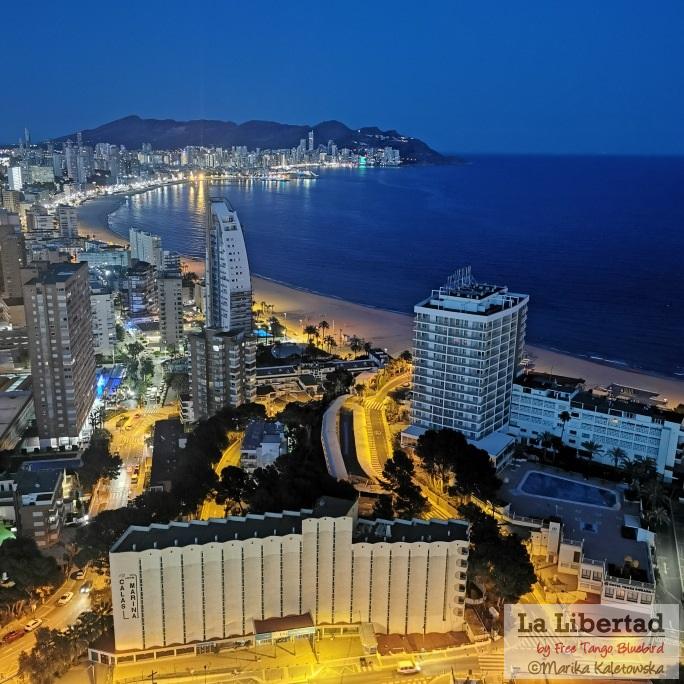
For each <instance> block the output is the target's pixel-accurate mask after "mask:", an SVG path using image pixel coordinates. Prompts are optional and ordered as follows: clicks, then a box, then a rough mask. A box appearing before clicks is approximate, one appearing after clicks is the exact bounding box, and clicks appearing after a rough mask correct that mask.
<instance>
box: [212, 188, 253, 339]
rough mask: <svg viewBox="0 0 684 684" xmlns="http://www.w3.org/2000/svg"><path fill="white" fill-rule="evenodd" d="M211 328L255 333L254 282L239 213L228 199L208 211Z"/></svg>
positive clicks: (222, 199) (214, 200) (214, 201)
mask: <svg viewBox="0 0 684 684" xmlns="http://www.w3.org/2000/svg"><path fill="white" fill-rule="evenodd" d="M205 313H206V320H207V327H209V328H218V329H220V330H234V331H236V332H237V331H241V332H247V333H251V332H252V281H251V278H250V272H249V263H248V261H247V248H246V246H245V237H244V235H243V233H242V226H241V225H240V219H239V218H238V215H237V212H236V211H235V210H234V209H233V208H232V207H231V206H230V204H229V203H228V201H227V200H226V199H224V198H220V199H218V198H210V200H209V207H208V210H207V255H206V312H205Z"/></svg>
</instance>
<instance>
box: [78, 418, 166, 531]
mask: <svg viewBox="0 0 684 684" xmlns="http://www.w3.org/2000/svg"><path fill="white" fill-rule="evenodd" d="M176 413H178V409H177V408H176V407H175V406H157V405H151V406H146V407H144V408H139V409H131V410H130V411H125V412H123V413H119V414H117V415H116V416H114V417H113V418H110V419H109V420H108V421H107V422H106V423H105V428H106V429H107V430H108V431H109V432H110V434H111V435H112V442H111V445H110V449H111V451H112V453H116V452H118V453H119V456H120V457H121V460H122V462H123V465H122V467H121V472H120V473H119V477H117V478H116V480H112V481H111V482H109V483H108V484H106V485H103V484H102V483H100V484H99V485H98V487H97V488H96V490H95V492H94V494H93V500H92V502H91V505H90V517H91V518H92V517H93V516H95V515H97V514H98V513H99V512H100V511H103V510H105V509H110V510H111V509H114V508H122V507H123V506H125V505H126V504H127V503H128V501H129V499H130V498H134V497H136V496H139V495H140V494H142V492H143V489H144V484H145V468H146V466H147V462H146V461H147V456H148V455H149V449H148V447H147V444H146V443H145V440H146V439H147V437H148V436H149V435H150V433H151V431H152V428H153V426H154V424H155V422H156V421H158V420H163V419H165V418H170V417H171V416H173V415H175V414H176ZM124 419H125V421H126V422H125V424H123V425H121V427H117V423H123V421H124ZM136 466H137V467H139V468H140V472H139V475H138V481H137V483H135V484H133V483H132V481H131V480H132V476H133V472H134V469H135V468H136Z"/></svg>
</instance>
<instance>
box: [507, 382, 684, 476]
mask: <svg viewBox="0 0 684 684" xmlns="http://www.w3.org/2000/svg"><path fill="white" fill-rule="evenodd" d="M564 412H567V414H568V416H569V419H568V420H567V421H566V422H564V421H563V420H561V418H560V415H561V414H562V413H564ZM509 431H510V433H511V434H513V435H515V436H516V437H518V438H520V439H527V440H529V441H532V442H536V441H538V440H539V439H540V437H541V436H542V435H543V434H544V433H545V432H550V433H553V434H554V435H557V436H559V437H562V439H563V442H564V443H565V444H567V445H568V446H571V447H573V448H576V449H578V450H580V451H581V450H582V444H584V443H585V442H595V443H596V444H599V445H600V446H601V451H600V453H598V454H595V455H594V456H593V458H594V460H597V461H601V462H603V463H606V464H609V465H614V457H613V454H612V453H611V452H612V450H613V449H615V448H618V447H619V448H620V449H622V450H623V451H624V452H625V454H626V458H628V459H646V458H650V459H653V462H654V463H655V467H656V469H657V470H658V472H659V473H661V474H662V475H663V478H664V479H665V480H668V481H669V480H672V478H673V474H675V472H676V471H678V470H681V467H682V457H683V454H684V414H681V413H678V412H676V411H672V410H668V409H665V408H662V407H661V406H657V405H654V404H653V403H648V402H642V401H633V400H631V401H630V400H626V399H624V398H622V397H612V396H610V395H606V394H605V393H604V392H598V391H585V389H584V380H582V379H581V378H569V377H564V376H558V375H551V374H548V373H538V372H529V373H524V374H522V375H520V376H518V377H517V378H516V380H515V382H514V383H513V391H512V395H511V414H510V425H509Z"/></svg>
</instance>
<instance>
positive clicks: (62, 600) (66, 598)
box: [57, 591, 74, 606]
mask: <svg viewBox="0 0 684 684" xmlns="http://www.w3.org/2000/svg"><path fill="white" fill-rule="evenodd" d="M72 598H74V592H73V591H67V592H66V594H62V595H61V596H60V597H59V599H58V600H57V605H58V606H66V604H67V603H69V601H71V599H72Z"/></svg>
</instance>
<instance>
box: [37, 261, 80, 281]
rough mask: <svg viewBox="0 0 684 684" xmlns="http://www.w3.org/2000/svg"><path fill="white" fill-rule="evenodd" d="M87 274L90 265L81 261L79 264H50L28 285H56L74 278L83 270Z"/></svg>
mask: <svg viewBox="0 0 684 684" xmlns="http://www.w3.org/2000/svg"><path fill="white" fill-rule="evenodd" d="M82 268H83V269H84V270H85V271H86V273H87V270H88V264H87V263H86V262H85V261H81V262H79V263H77V264H72V263H63V262H59V263H56V264H49V265H48V266H47V268H46V269H45V270H44V271H41V272H40V273H39V274H38V276H37V277H36V278H32V279H31V280H30V281H28V283H27V285H35V284H38V283H40V284H41V285H55V284H57V283H65V282H66V281H67V280H69V279H70V278H73V276H74V275H76V273H78V272H79V271H80V270H81V269H82Z"/></svg>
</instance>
